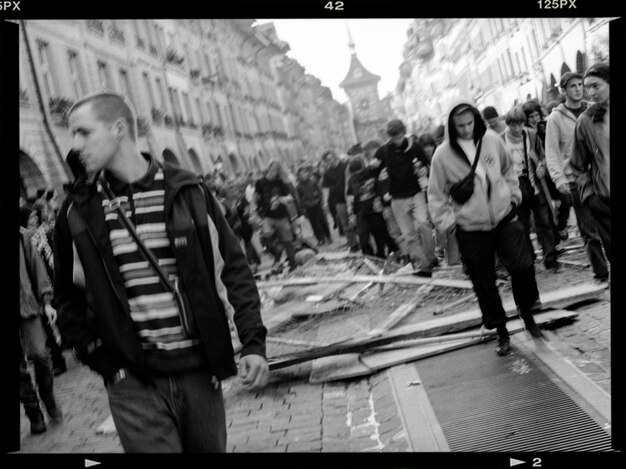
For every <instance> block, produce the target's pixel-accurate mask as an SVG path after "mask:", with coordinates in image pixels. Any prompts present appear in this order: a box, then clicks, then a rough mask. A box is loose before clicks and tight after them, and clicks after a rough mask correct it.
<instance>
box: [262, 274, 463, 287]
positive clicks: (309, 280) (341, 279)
mask: <svg viewBox="0 0 626 469" xmlns="http://www.w3.org/2000/svg"><path fill="white" fill-rule="evenodd" d="M369 282H372V283H390V284H395V285H433V286H436V287H449V288H463V289H472V288H473V287H472V282H470V281H468V280H453V279H443V278H426V277H415V276H410V277H409V276H395V275H393V276H390V275H384V276H378V275H354V276H349V275H337V276H333V277H298V278H288V279H281V280H265V281H260V282H257V287H259V288H267V287H277V286H296V285H301V286H303V285H315V284H321V283H341V284H343V283H369Z"/></svg>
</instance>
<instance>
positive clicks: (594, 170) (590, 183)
mask: <svg viewBox="0 0 626 469" xmlns="http://www.w3.org/2000/svg"><path fill="white" fill-rule="evenodd" d="M609 75H610V73H609V66H608V65H607V64H604V63H597V64H594V65H592V66H591V67H589V68H588V69H587V71H586V72H585V76H584V78H583V80H584V85H585V88H586V89H587V93H588V94H589V98H590V99H591V100H592V101H594V104H593V105H592V106H590V107H589V108H587V109H586V110H585V112H583V113H582V114H581V116H580V117H579V118H578V120H577V121H576V128H575V132H574V135H575V141H574V152H573V154H572V157H571V158H570V167H571V168H572V171H573V173H574V176H575V178H576V183H577V185H578V189H579V191H580V200H581V203H582V204H583V205H586V206H587V207H589V209H590V210H591V214H592V215H593V218H594V219H595V221H596V225H597V227H598V232H599V233H600V239H601V240H602V246H603V247H604V252H605V253H606V256H607V258H608V259H609V261H610V259H611V203H610V199H611V184H610V172H611V171H610V168H611V145H610V132H609V130H610V122H609V117H610V111H609V96H610V85H609Z"/></svg>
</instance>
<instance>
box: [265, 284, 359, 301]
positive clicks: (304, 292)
mask: <svg viewBox="0 0 626 469" xmlns="http://www.w3.org/2000/svg"><path fill="white" fill-rule="evenodd" d="M346 285H347V284H346V283H340V284H336V285H333V284H331V285H325V284H322V285H308V286H304V287H297V286H294V287H290V286H286V287H283V289H282V291H281V292H280V293H279V294H278V295H276V298H275V301H276V303H284V302H287V301H293V300H300V301H302V300H305V299H306V298H307V297H309V296H314V295H316V296H320V297H321V298H322V300H323V299H326V298H329V297H331V296H333V295H335V294H337V292H339V291H341V290H343V289H344V288H345V287H346Z"/></svg>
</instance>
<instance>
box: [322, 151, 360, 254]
mask: <svg viewBox="0 0 626 469" xmlns="http://www.w3.org/2000/svg"><path fill="white" fill-rule="evenodd" d="M322 162H323V163H324V165H325V169H324V175H323V176H322V188H323V192H324V196H325V197H324V198H325V201H326V205H327V206H328V209H329V211H330V212H331V214H332V213H334V219H335V222H336V224H337V229H338V230H339V234H340V235H342V236H345V237H346V239H347V246H348V248H350V251H352V252H355V251H356V250H358V248H359V247H358V242H357V239H356V236H355V233H354V228H353V227H352V226H351V225H350V223H349V220H348V210H347V205H346V170H347V166H348V163H347V162H346V161H343V160H341V159H339V156H337V153H336V152H334V151H333V150H328V151H326V152H324V154H323V155H322Z"/></svg>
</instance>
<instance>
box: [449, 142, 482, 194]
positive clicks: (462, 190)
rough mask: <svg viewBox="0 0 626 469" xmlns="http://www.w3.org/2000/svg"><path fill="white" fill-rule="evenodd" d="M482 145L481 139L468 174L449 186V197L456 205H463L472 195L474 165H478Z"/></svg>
mask: <svg viewBox="0 0 626 469" xmlns="http://www.w3.org/2000/svg"><path fill="white" fill-rule="evenodd" d="M482 145H483V139H482V138H481V139H480V141H479V142H478V148H476V156H475V157H474V163H472V169H471V170H470V172H469V174H468V175H467V176H465V177H464V178H463V179H461V180H460V181H458V182H455V183H454V184H452V185H451V186H450V191H449V192H450V196H451V197H452V199H453V200H454V201H455V202H456V203H457V204H464V203H465V202H467V201H468V200H469V198H470V197H471V196H472V194H473V193H474V174H475V172H476V165H477V164H478V158H479V157H480V149H481V147H482Z"/></svg>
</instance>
